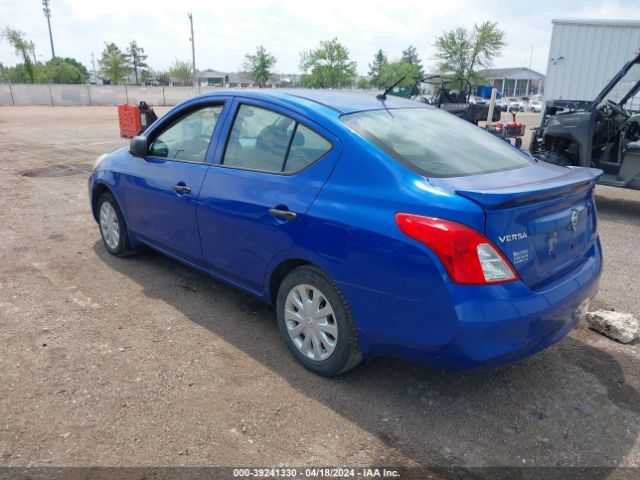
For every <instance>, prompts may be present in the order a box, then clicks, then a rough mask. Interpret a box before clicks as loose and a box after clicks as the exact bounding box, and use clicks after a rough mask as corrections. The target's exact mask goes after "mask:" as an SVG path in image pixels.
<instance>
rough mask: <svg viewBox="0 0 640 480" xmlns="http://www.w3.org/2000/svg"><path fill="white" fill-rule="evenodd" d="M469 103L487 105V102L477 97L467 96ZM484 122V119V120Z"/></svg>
mask: <svg viewBox="0 0 640 480" xmlns="http://www.w3.org/2000/svg"><path fill="white" fill-rule="evenodd" d="M468 101H469V103H479V104H485V103H487V101H486V100H485V99H484V98H482V97H481V96H479V95H469V99H468ZM485 120H486V118H485Z"/></svg>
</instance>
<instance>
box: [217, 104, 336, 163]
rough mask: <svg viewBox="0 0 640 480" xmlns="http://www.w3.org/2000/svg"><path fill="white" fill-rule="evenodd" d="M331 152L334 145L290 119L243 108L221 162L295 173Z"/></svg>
mask: <svg viewBox="0 0 640 480" xmlns="http://www.w3.org/2000/svg"><path fill="white" fill-rule="evenodd" d="M307 139H308V140H307ZM330 149H331V143H329V142H328V141H327V140H325V139H324V138H323V137H321V136H320V135H318V134H317V133H315V132H313V131H312V130H311V129H309V128H307V127H305V126H303V125H301V124H299V123H298V122H297V121H296V120H294V119H292V118H290V117H287V116H285V115H280V114H278V113H276V112H273V111H271V110H267V109H264V108H260V107H256V106H253V105H240V108H239V109H238V113H237V115H236V118H235V120H234V122H233V127H232V128H231V133H230V134H229V140H228V142H227V148H226V150H225V154H224V158H223V161H222V163H223V165H227V166H231V167H237V168H242V169H246V170H257V171H262V172H272V173H282V172H285V173H294V172H297V171H299V170H302V169H303V168H305V167H306V166H307V165H309V164H311V163H313V162H314V161H316V160H317V159H318V158H320V157H321V156H322V155H324V154H325V153H326V152H327V151H329V150H330Z"/></svg>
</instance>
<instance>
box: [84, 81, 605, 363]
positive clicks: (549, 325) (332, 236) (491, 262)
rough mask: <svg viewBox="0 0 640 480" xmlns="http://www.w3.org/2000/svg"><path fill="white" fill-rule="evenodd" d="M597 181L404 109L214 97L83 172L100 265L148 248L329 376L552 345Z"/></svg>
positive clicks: (356, 99) (578, 291)
mask: <svg viewBox="0 0 640 480" xmlns="http://www.w3.org/2000/svg"><path fill="white" fill-rule="evenodd" d="M600 174H601V171H600V170H594V169H588V168H573V167H560V166H556V165H551V164H548V163H543V162H538V161H536V160H535V159H533V158H531V157H530V156H529V155H527V154H525V153H523V152H521V151H520V150H518V149H515V148H513V147H512V146H511V145H509V144H508V143H506V142H504V141H503V140H500V139H498V138H497V137H494V136H492V135H491V134H489V133H487V132H485V131H483V130H482V129H480V128H478V127H476V126H474V125H472V124H470V123H467V122H465V121H463V120H460V119H458V118H456V117H455V116H453V115H450V114H448V113H445V112H442V111H440V110H438V109H436V108H433V107H429V106H427V105H424V104H421V103H418V102H412V101H409V100H403V99H399V98H388V99H385V98H383V97H378V98H377V97H376V96H374V95H369V94H360V93H358V94H356V93H344V92H332V91H304V90H292V91H280V90H260V91H235V92H234V91H225V92H221V93H214V94H206V95H202V96H198V97H195V98H193V99H190V100H188V101H186V102H183V103H181V104H180V105H178V106H176V107H175V108H173V109H172V110H171V111H170V112H168V113H167V114H166V115H165V116H163V117H162V118H160V119H159V120H157V121H156V122H155V123H154V124H153V125H151V126H150V127H149V128H148V129H147V130H146V131H145V132H144V135H143V136H138V137H135V138H133V139H132V140H131V144H130V146H129V148H122V149H120V150H117V151H115V152H113V153H110V154H108V155H103V156H101V157H99V158H98V159H97V160H96V164H95V167H94V170H93V172H92V173H91V176H90V179H89V191H90V199H91V208H92V210H93V216H94V218H95V220H96V221H97V222H98V224H99V227H100V233H101V235H102V240H103V242H104V246H105V248H106V249H107V250H108V251H109V253H111V254H113V255H115V256H126V255H129V254H131V253H134V252H135V251H137V250H139V249H140V248H141V247H151V248H153V249H155V250H158V251H160V252H162V253H164V254H166V255H168V256H170V257H173V258H175V259H177V260H179V261H181V262H184V263H185V264H187V265H190V266H192V267H194V268H197V269H199V270H202V271H204V272H206V273H207V274H209V275H211V276H212V277H214V278H216V279H219V280H222V281H225V282H227V283H229V284H231V285H233V286H235V287H237V288H239V289H241V290H243V291H245V292H247V293H249V294H251V295H253V296H255V297H257V298H259V299H261V300H263V301H265V302H267V303H270V304H273V305H275V307H276V315H277V321H278V326H279V329H280V332H281V336H282V338H283V340H284V342H285V343H286V345H287V346H288V348H289V350H290V351H291V352H292V354H293V356H294V357H295V358H296V359H297V360H298V361H299V362H300V363H302V364H303V365H304V366H305V367H307V368H309V369H310V370H312V371H314V372H317V373H319V374H322V375H337V374H340V373H342V372H345V371H347V370H349V369H351V368H353V367H354V366H356V365H357V364H358V363H359V362H360V361H361V360H362V359H363V358H370V357H373V356H377V355H390V356H395V357H401V358H405V359H408V360H411V361H416V362H420V363H423V364H427V365H430V366H434V367H437V368H440V369H444V370H468V369H472V368H475V367H478V366H496V365H501V364H505V363H509V362H513V361H515V360H518V359H521V358H524V357H527V356H529V355H532V354H533V353H535V352H538V351H540V350H542V349H544V348H546V347H548V346H550V345H552V344H553V343H554V342H556V341H558V340H559V339H561V338H562V337H564V336H565V335H566V334H567V333H568V332H569V331H570V330H571V329H572V328H573V327H574V326H575V325H576V323H577V322H578V321H579V320H580V318H581V317H582V315H583V314H584V313H585V311H586V309H587V306H588V304H589V300H590V299H591V298H593V296H594V295H595V294H596V292H597V289H598V279H599V276H600V272H601V269H602V253H601V247H600V241H599V238H598V233H597V225H596V208H595V204H594V199H593V190H594V182H595V180H596V179H597V178H598V176H599V175H600ZM230 321H231V320H230Z"/></svg>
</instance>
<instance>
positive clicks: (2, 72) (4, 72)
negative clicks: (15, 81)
mask: <svg viewBox="0 0 640 480" xmlns="http://www.w3.org/2000/svg"><path fill="white" fill-rule="evenodd" d="M8 81H9V76H8V68H7V67H5V66H4V65H3V64H2V62H0V83H7V82H8Z"/></svg>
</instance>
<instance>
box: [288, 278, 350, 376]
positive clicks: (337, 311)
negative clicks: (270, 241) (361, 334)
mask: <svg viewBox="0 0 640 480" xmlns="http://www.w3.org/2000/svg"><path fill="white" fill-rule="evenodd" d="M276 308H277V316H278V327H279V329H280V335H281V336H282V339H283V340H284V342H285V344H286V345H287V347H289V350H291V353H293V355H294V356H295V357H296V359H297V360H298V361H299V362H300V363H301V364H302V365H304V366H305V367H306V368H308V369H309V370H311V371H313V372H315V373H318V374H320V375H325V376H335V375H339V374H340V373H343V372H346V371H347V370H350V369H352V368H353V367H355V366H356V365H357V364H358V363H360V361H361V360H362V355H361V353H360V348H359V344H358V334H357V330H356V323H355V320H354V318H353V315H352V313H351V308H350V307H349V304H348V303H347V300H346V298H344V296H343V295H342V293H341V292H340V289H339V288H338V286H337V284H336V283H335V282H334V281H333V280H331V279H330V278H329V277H328V276H327V275H326V274H325V273H324V272H323V271H322V270H320V269H318V268H315V267H312V266H302V267H299V268H296V269H295V270H293V271H291V273H289V274H288V275H287V276H286V277H285V279H284V280H283V281H282V283H281V284H280V288H279V290H278V297H277V301H276Z"/></svg>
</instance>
